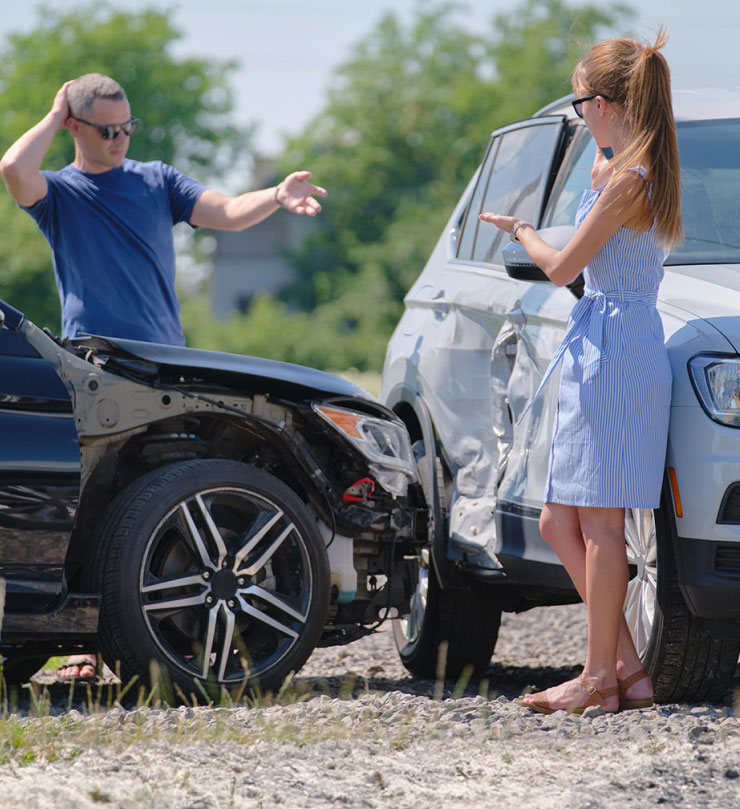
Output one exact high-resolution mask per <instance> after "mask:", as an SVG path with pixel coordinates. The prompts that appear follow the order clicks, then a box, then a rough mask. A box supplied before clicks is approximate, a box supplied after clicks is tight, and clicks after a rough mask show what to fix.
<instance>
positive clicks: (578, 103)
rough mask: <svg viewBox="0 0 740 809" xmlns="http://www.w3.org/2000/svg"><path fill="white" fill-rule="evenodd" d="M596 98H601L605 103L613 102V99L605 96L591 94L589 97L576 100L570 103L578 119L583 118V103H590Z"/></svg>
mask: <svg viewBox="0 0 740 809" xmlns="http://www.w3.org/2000/svg"><path fill="white" fill-rule="evenodd" d="M597 96H601V97H602V98H603V99H605V100H606V101H614V99H613V98H609V96H605V95H604V94H603V93H593V94H592V95H590V96H583V98H577V99H576V100H575V101H571V102H570V103H571V104H572V105H573V109H574V110H575V111H576V115H577V116H578V117H579V118H583V102H584V101H591V100H592V99H594V98H596V97H597Z"/></svg>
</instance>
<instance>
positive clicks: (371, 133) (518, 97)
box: [186, 0, 627, 370]
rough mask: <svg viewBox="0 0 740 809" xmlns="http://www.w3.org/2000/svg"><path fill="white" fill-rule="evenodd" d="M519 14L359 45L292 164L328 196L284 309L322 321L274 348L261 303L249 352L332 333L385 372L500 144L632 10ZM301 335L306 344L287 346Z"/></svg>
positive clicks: (551, 7) (436, 10)
mask: <svg viewBox="0 0 740 809" xmlns="http://www.w3.org/2000/svg"><path fill="white" fill-rule="evenodd" d="M513 11H514V13H511V12H509V13H507V14H506V15H499V16H497V17H496V18H495V19H494V20H493V22H492V25H491V27H490V29H489V30H488V31H484V32H482V33H479V34H474V33H471V32H470V31H469V30H467V29H466V28H465V27H463V25H462V24H461V23H460V22H459V13H458V8H457V7H454V6H450V5H443V6H436V7H433V8H431V9H429V8H427V9H426V10H422V11H420V12H419V13H418V15H417V17H416V19H415V20H414V21H413V22H412V24H411V25H409V26H404V25H402V24H401V23H400V22H399V20H398V18H397V17H396V16H395V15H393V14H389V15H388V16H386V17H385V18H384V19H383V20H382V21H381V22H380V24H379V25H378V26H377V28H376V29H375V30H374V31H373V32H372V33H371V34H370V35H369V36H368V37H366V38H365V39H364V40H363V41H362V42H360V43H359V44H358V45H357V46H356V48H355V49H354V54H353V57H352V59H351V60H350V61H348V62H347V63H346V64H344V65H343V66H342V67H340V68H339V69H338V71H337V72H336V75H335V78H334V82H333V85H332V87H331V89H330V92H329V97H328V102H327V104H326V107H325V108H324V109H323V110H322V111H321V113H320V114H319V115H318V116H317V117H316V119H315V120H314V121H312V122H311V123H310V125H309V126H307V127H306V129H305V132H304V133H303V134H302V135H300V136H298V137H296V138H295V139H294V140H293V141H292V142H291V143H290V144H289V145H288V147H287V149H286V151H285V154H284V155H283V158H282V164H283V166H284V168H285V169H288V168H289V167H291V166H298V165H300V166H307V167H310V168H311V170H312V171H313V172H314V176H315V177H316V178H317V181H318V182H320V183H321V184H322V185H323V186H325V187H326V188H327V189H328V190H329V196H328V197H327V199H326V201H325V203H324V209H323V211H322V214H321V223H322V226H323V227H322V230H321V232H319V233H318V234H317V235H315V236H313V237H312V238H310V239H309V240H307V241H306V242H305V243H304V245H303V247H302V248H301V250H300V251H299V252H298V253H297V254H296V255H295V256H294V258H295V262H296V267H297V274H298V278H299V279H300V280H299V281H298V282H297V283H296V284H295V286H294V287H293V288H292V289H290V290H289V292H288V294H287V296H286V300H287V302H289V303H290V304H292V306H293V307H296V308H298V309H301V310H304V311H311V312H312V315H311V317H310V318H307V317H306V315H305V314H301V313H291V312H290V310H289V309H284V310H282V311H283V316H282V318H281V325H280V326H279V327H272V331H273V332H275V340H274V341H273V342H272V343H271V344H270V345H269V346H263V345H260V344H259V342H258V341H259V340H260V338H259V336H258V334H259V331H258V327H259V326H262V324H263V323H264V311H265V305H266V304H265V303H263V304H262V305H261V306H260V308H259V309H258V310H257V311H256V312H255V313H254V314H249V315H247V316H246V318H244V319H243V321H242V324H243V325H241V326H240V327H239V329H238V333H239V334H243V335H244V340H245V342H244V344H243V346H242V350H243V351H245V352H246V353H256V352H254V351H253V349H255V348H257V347H259V348H260V349H262V348H266V349H267V351H270V352H271V354H270V355H271V356H275V357H278V358H281V359H295V357H297V356H302V355H305V354H306V353H310V354H311V356H314V355H315V354H316V353H317V351H319V343H320V342H322V344H325V342H324V341H323V335H322V334H321V327H323V326H326V325H327V324H332V323H333V324H340V325H341V328H340V330H339V331H337V332H335V334H336V339H337V340H340V339H341V341H342V343H343V344H344V345H345V346H346V350H345V351H344V353H343V356H344V357H345V359H351V362H352V364H353V365H355V366H357V367H358V368H360V369H363V370H364V369H368V368H371V369H376V370H379V369H380V367H381V365H382V361H383V356H384V348H385V343H386V342H387V339H388V337H389V336H390V333H391V331H392V329H393V326H394V324H395V322H396V321H397V320H398V317H399V315H400V314H401V311H402V298H403V295H404V294H405V293H406V291H407V290H408V288H409V286H410V285H411V284H412V283H413V281H414V279H415V278H416V277H417V276H418V274H419V272H420V271H421V269H422V268H423V266H424V263H425V261H426V259H427V257H428V256H429V254H430V253H431V251H432V248H433V247H434V244H435V241H436V240H437V238H438V237H439V234H440V232H441V230H442V228H443V226H444V223H445V221H446V220H447V218H448V217H449V215H450V212H451V209H452V208H453V206H454V204H455V202H456V201H457V199H458V198H459V196H460V194H461V192H462V190H463V189H464V187H465V184H466V183H467V182H468V180H469V179H470V176H471V175H472V173H473V171H474V169H475V167H476V165H477V164H478V162H479V161H480V159H481V157H482V154H483V150H484V149H485V147H486V145H487V142H488V138H489V135H490V133H491V131H492V130H493V129H495V128H497V127H499V126H502V125H504V124H507V123H511V122H513V121H516V120H518V119H522V118H525V117H527V116H529V115H531V114H532V113H533V112H535V111H536V110H537V109H538V108H540V107H542V106H543V105H545V104H547V103H549V102H550V101H553V100H554V99H556V98H558V97H560V96H563V95H565V94H567V93H569V92H570V81H569V79H570V74H571V71H572V69H573V67H574V65H575V63H576V62H577V61H578V59H579V58H580V56H581V55H582V54H583V52H584V50H585V48H586V45H588V44H590V43H592V42H593V41H595V40H596V39H597V38H599V37H600V36H601V35H603V34H605V33H606V32H607V30H608V29H609V28H610V27H613V26H614V25H615V24H616V23H617V22H618V21H619V20H620V19H621V17H622V16H623V15H624V14H625V13H626V11H627V9H626V7H624V6H619V5H616V6H615V5H612V6H610V7H608V9H606V8H604V7H596V6H578V7H575V6H570V5H568V4H567V3H565V2H563V0H526V2H524V3H523V4H522V5H521V6H519V7H517V8H516V9H514V10H513ZM273 314H274V315H278V314H279V311H278V310H277V309H276V310H274V311H273ZM259 318H261V320H258V319H259ZM300 323H305V324H306V327H305V330H304V331H303V338H302V339H301V340H296V338H290V339H288V337H287V335H291V334H294V333H295V330H296V328H297V326H298V324H300ZM186 328H187V326H186ZM192 334H193V336H195V337H196V339H201V337H200V336H198V335H195V333H192ZM203 338H204V339H205V336H204V335H203ZM296 342H298V343H299V346H298V347H296ZM294 351H295V353H293V352H294ZM337 361H339V358H338V357H337V351H333V352H332V353H331V354H329V355H327V357H326V358H325V360H324V363H325V364H324V366H323V367H327V364H326V363H328V366H329V367H340V368H341V367H346V366H341V365H336V364H333V363H335V362H337Z"/></svg>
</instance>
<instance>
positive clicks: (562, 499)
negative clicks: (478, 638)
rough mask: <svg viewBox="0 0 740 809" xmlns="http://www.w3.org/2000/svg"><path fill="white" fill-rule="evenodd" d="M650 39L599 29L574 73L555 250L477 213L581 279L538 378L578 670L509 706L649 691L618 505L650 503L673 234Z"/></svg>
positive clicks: (629, 704)
mask: <svg viewBox="0 0 740 809" xmlns="http://www.w3.org/2000/svg"><path fill="white" fill-rule="evenodd" d="M665 42H666V35H665V32H663V31H662V30H661V32H660V33H659V34H658V38H657V41H656V43H655V45H652V46H649V45H647V46H646V45H642V44H641V43H639V42H637V41H635V40H633V39H611V40H607V41H605V42H601V43H599V44H598V45H596V46H594V47H593V48H592V49H591V50H590V51H589V53H588V54H587V55H586V56H585V57H584V59H582V60H581V62H579V64H578V65H577V66H576V69H575V71H574V72H573V77H572V85H573V91H574V92H575V94H576V96H577V99H576V100H575V101H574V102H573V106H574V108H575V111H576V113H577V114H578V115H579V116H580V117H582V118H583V119H584V120H585V122H586V124H587V125H588V128H589V130H590V131H591V134H592V135H593V137H594V140H595V141H596V144H597V146H598V147H599V149H598V150H597V158H596V160H595V161H594V166H593V169H592V188H591V189H589V190H587V191H585V192H584V196H583V199H582V200H581V204H580V207H579V209H578V213H577V215H576V225H577V231H576V234H575V235H574V237H573V239H572V240H571V241H570V242H569V243H568V244H567V245H566V247H565V248H564V249H563V250H555V249H553V248H551V247H549V246H548V245H547V244H545V242H544V241H542V239H540V238H539V237H538V236H537V234H536V233H535V229H534V226H533V225H532V224H531V223H529V222H524V221H522V220H521V219H517V218H516V217H512V216H502V215H500V214H496V213H484V214H481V216H480V218H481V219H482V220H483V221H485V222H491V223H493V224H494V225H496V226H497V227H499V228H501V229H502V230H505V231H508V232H510V233H511V237H512V239H515V240H517V241H519V242H521V243H522V245H523V246H524V248H525V250H526V251H527V253H528V254H529V255H530V257H531V258H532V259H533V260H534V261H535V263H536V264H537V265H538V266H539V267H541V268H542V269H543V270H544V271H545V273H546V274H547V275H548V276H549V278H550V279H551V280H552V281H553V282H554V283H555V284H556V285H558V286H563V285H565V284H567V283H569V282H570V281H572V280H573V279H574V278H576V277H577V276H578V274H579V273H580V272H581V271H583V273H584V278H585V281H586V290H585V294H584V296H583V298H582V299H581V300H580V301H579V302H578V303H577V304H576V306H575V307H574V309H573V313H572V315H571V319H570V323H569V325H568V330H567V332H566V335H565V338H564V340H563V343H562V344H561V346H560V349H559V350H558V352H557V353H556V355H555V357H554V358H553V362H552V363H551V366H550V368H549V369H548V371H547V373H546V374H545V377H544V379H543V384H544V383H545V382H546V381H547V379H548V378H549V376H550V374H551V373H552V371H553V370H554V368H555V366H556V365H557V364H558V363H559V362H562V369H561V381H560V391H559V394H558V409H557V414H556V417H555V424H554V429H553V442H552V450H551V454H550V469H549V474H548V482H547V487H546V492H545V501H546V502H545V505H544V507H543V510H542V516H541V518H540V531H541V533H542V535H543V537H544V538H545V539H546V540H547V542H548V543H549V544H550V545H551V546H552V547H553V548H554V550H555V551H556V553H557V554H558V557H559V558H560V559H561V561H562V562H563V564H564V566H565V568H566V569H567V571H568V573H569V574H570V576H571V578H572V579H573V583H574V584H575V586H576V588H577V589H578V592H579V593H580V595H581V597H582V598H583V600H584V601H585V602H586V607H587V614H588V647H587V654H586V663H585V665H584V668H583V672H582V673H581V675H580V676H579V677H578V678H576V679H575V680H570V681H568V682H566V683H563V684H562V685H559V686H556V687H554V688H550V689H548V690H547V691H545V692H542V693H538V694H528V695H527V696H525V697H524V699H523V700H522V703H523V704H524V705H526V706H528V707H529V708H532V709H533V710H535V711H541V712H544V713H551V712H552V711H555V710H560V709H565V710H568V711H573V712H576V713H582V712H583V710H584V709H585V708H586V707H588V706H591V705H600V706H601V707H602V708H603V709H604V710H605V711H607V712H612V711H617V710H619V709H620V708H621V709H624V708H636V707H644V706H648V705H651V704H652V702H653V688H652V683H651V682H650V678H649V676H648V674H647V672H646V671H645V670H644V669H643V668H642V664H641V661H640V658H639V656H638V654H637V651H636V650H635V646H634V643H633V642H632V638H631V636H630V633H629V630H628V628H627V624H626V622H625V620H624V617H623V615H622V605H623V603H624V598H625V594H626V589H627V579H628V568H627V557H626V552H625V540H624V509H625V508H655V507H657V506H658V505H659V503H660V491H661V485H662V479H663V469H664V463H665V451H666V440H667V434H668V414H669V403H670V392H671V372H670V366H669V364H668V358H667V355H666V351H665V345H664V337H663V328H662V324H661V320H660V317H659V315H658V312H657V310H656V308H655V302H656V299H657V291H658V286H659V284H660V281H661V280H662V277H663V259H664V250H665V248H669V247H671V246H673V245H675V244H676V243H677V242H679V241H680V239H681V236H682V228H681V199H680V176H679V163H678V148H677V145H676V131H675V123H674V120H673V113H672V107H671V95H670V73H669V70H668V65H667V64H666V61H665V59H664V58H663V56H662V55H661V54H660V53H659V50H660V49H661V48H662V47H663V45H664V44H665Z"/></svg>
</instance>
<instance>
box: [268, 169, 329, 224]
mask: <svg viewBox="0 0 740 809" xmlns="http://www.w3.org/2000/svg"><path fill="white" fill-rule="evenodd" d="M310 176H311V172H310V171H294V172H293V173H292V174H289V175H288V176H287V177H286V178H285V179H284V180H283V181H282V182H281V183H280V184H279V185H278V186H277V188H276V189H275V202H277V204H278V205H280V206H281V207H283V208H285V209H286V210H288V211H291V212H292V213H301V214H308V216H316V214H317V213H318V212H319V211H320V210H321V205H320V204H319V202H318V201H317V200H315V199H314V196H317V197H325V196H326V189H325V188H321V186H318V185H314V184H313V183H309V182H308V179H309V177H310Z"/></svg>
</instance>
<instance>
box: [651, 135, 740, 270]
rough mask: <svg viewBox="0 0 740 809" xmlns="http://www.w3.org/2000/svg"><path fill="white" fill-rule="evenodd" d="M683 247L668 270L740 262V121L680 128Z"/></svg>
mask: <svg viewBox="0 0 740 809" xmlns="http://www.w3.org/2000/svg"><path fill="white" fill-rule="evenodd" d="M677 135H678V152H679V157H680V160H681V206H682V214H683V227H684V241H683V243H682V244H681V245H679V246H678V247H676V248H674V249H673V250H672V251H671V253H670V255H669V256H668V258H667V259H666V262H665V263H666V264H668V265H671V264H719V263H731V264H737V263H739V262H740V152H739V151H738V143H740V120H738V119H727V120H716V121H691V122H689V121H686V122H681V123H679V124H678V126H677Z"/></svg>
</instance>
